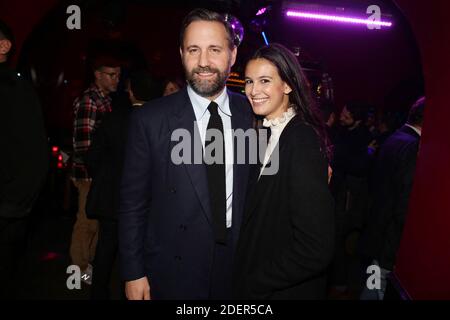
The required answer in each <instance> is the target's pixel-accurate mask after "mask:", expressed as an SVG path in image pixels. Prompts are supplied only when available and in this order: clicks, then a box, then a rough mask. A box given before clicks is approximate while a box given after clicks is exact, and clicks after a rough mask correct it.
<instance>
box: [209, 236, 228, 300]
mask: <svg viewBox="0 0 450 320" xmlns="http://www.w3.org/2000/svg"><path fill="white" fill-rule="evenodd" d="M227 233H228V234H227V241H226V244H219V243H216V245H215V248H214V262H213V268H212V272H211V287H210V293H209V299H211V300H229V299H231V296H232V292H231V276H232V266H233V261H232V259H233V250H232V237H231V230H230V229H227Z"/></svg>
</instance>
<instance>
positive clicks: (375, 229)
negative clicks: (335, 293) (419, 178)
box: [361, 97, 425, 300]
mask: <svg viewBox="0 0 450 320" xmlns="http://www.w3.org/2000/svg"><path fill="white" fill-rule="evenodd" d="M424 109H425V97H422V98H420V99H419V100H418V101H417V102H416V103H415V104H414V105H413V106H412V107H411V109H410V111H409V115H408V120H407V122H406V124H405V125H404V126H403V127H401V128H400V129H398V130H397V131H395V132H394V133H393V134H392V135H391V136H390V137H389V138H388V139H387V140H386V141H385V142H384V144H383V145H382V146H381V148H380V152H379V154H378V157H377V159H376V162H375V167H374V175H373V177H374V181H373V195H372V206H371V211H370V215H369V217H368V220H367V225H366V228H365V232H364V234H363V238H362V242H361V243H362V245H361V253H362V254H363V255H364V257H365V258H366V260H367V263H368V264H377V265H379V266H380V267H381V271H382V272H381V273H382V280H385V278H386V276H387V275H388V274H389V272H391V271H392V270H393V267H394V265H395V258H396V254H397V250H398V248H399V246H400V240H401V236H402V232H403V226H404V224H405V220H406V215H407V213H408V202H409V196H410V194H411V189H412V185H413V180H414V172H415V168H416V159H417V153H418V150H419V141H420V136H421V134H422V125H423V113H424ZM385 288H386V281H382V288H381V290H378V291H376V292H375V293H376V294H377V296H376V297H374V298H375V299H379V300H382V299H383V296H384V290H385ZM364 293H365V294H364V295H363V296H362V298H364V299H371V298H370V296H368V295H367V293H368V291H367V290H366V291H365V292H364Z"/></svg>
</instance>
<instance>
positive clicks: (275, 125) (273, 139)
mask: <svg viewBox="0 0 450 320" xmlns="http://www.w3.org/2000/svg"><path fill="white" fill-rule="evenodd" d="M295 114H296V112H295V109H294V108H293V107H289V108H288V109H287V110H286V111H285V112H283V114H282V115H281V116H279V117H277V118H275V119H271V120H269V119H266V118H264V120H263V126H264V127H266V128H270V132H271V134H270V138H269V143H268V144H267V149H266V153H265V155H264V162H263V165H262V167H261V171H260V172H259V177H260V178H261V173H262V172H263V170H264V168H265V167H266V165H267V162H268V161H269V158H270V156H271V155H272V152H273V150H274V149H275V146H276V145H277V144H278V141H279V140H280V136H281V133H282V132H283V130H284V128H285V127H286V125H287V124H288V123H289V121H291V119H292V118H294V117H295Z"/></svg>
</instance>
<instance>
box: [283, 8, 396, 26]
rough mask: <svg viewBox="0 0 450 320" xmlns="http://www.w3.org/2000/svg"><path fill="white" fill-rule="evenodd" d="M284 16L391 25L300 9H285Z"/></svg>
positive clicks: (389, 24)
mask: <svg viewBox="0 0 450 320" xmlns="http://www.w3.org/2000/svg"><path fill="white" fill-rule="evenodd" d="M286 16H288V17H295V18H306V19H316V20H325V21H333V22H344V23H353V24H365V25H378V26H383V27H391V26H392V22H387V21H372V20H367V19H360V18H351V17H343V16H333V15H328V14H319V13H311V12H301V11H292V10H289V11H287V12H286Z"/></svg>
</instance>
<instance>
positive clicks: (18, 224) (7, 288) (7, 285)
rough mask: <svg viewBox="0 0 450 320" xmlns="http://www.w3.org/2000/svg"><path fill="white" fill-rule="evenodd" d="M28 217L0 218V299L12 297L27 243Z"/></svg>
mask: <svg viewBox="0 0 450 320" xmlns="http://www.w3.org/2000/svg"><path fill="white" fill-rule="evenodd" d="M27 229H28V219H27V218H21V219H9V218H8V219H5V218H0V275H1V277H2V281H1V282H2V283H1V284H0V300H5V299H14V298H15V295H16V290H17V289H18V288H17V279H18V276H19V275H18V274H16V273H17V270H18V266H19V261H20V259H21V258H22V257H23V256H24V253H25V249H26V243H27Z"/></svg>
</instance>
